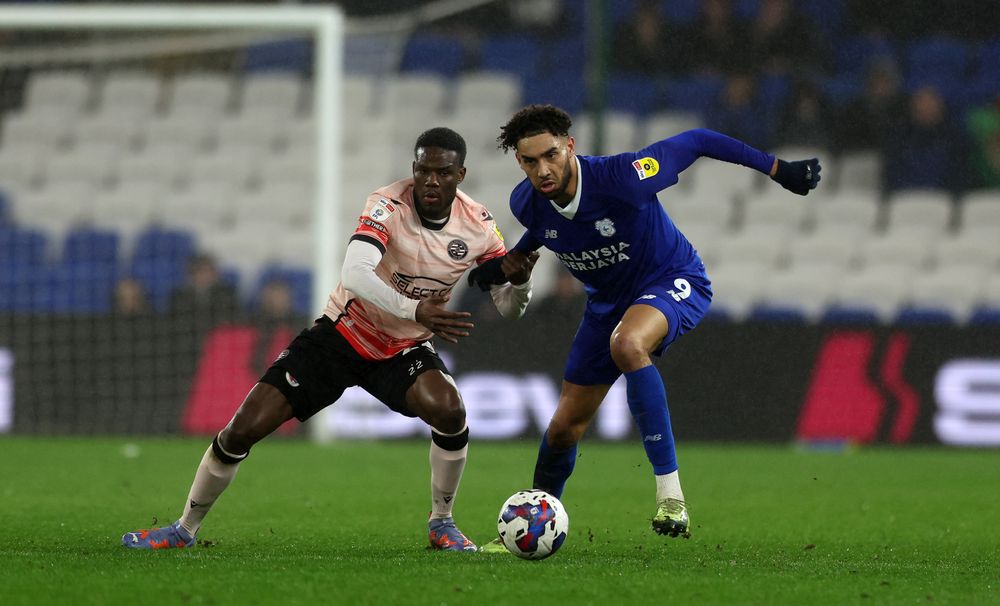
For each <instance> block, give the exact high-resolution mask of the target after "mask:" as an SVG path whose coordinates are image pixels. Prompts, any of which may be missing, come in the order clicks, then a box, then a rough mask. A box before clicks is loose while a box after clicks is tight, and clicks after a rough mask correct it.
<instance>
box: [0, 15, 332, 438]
mask: <svg viewBox="0 0 1000 606" xmlns="http://www.w3.org/2000/svg"><path fill="white" fill-rule="evenodd" d="M343 38H344V18H343V15H342V13H341V12H340V11H339V10H338V9H336V8H334V7H298V6H296V7H289V6H272V7H260V6H218V5H215V6H212V5H184V6H180V5H178V6H166V5H164V6H153V5H149V6H102V5H55V6H53V5H46V6H20V7H10V6H4V7H0V431H16V432H20V433H70V432H72V433H176V432H203V431H211V429H209V428H210V427H211V426H212V425H219V419H222V418H223V417H226V416H229V415H231V414H232V411H233V410H234V409H235V407H236V406H238V404H239V401H240V400H241V399H242V395H243V393H245V392H246V390H247V388H248V387H249V386H250V385H252V384H253V381H254V380H255V379H256V377H257V376H259V374H260V372H261V370H262V367H266V365H267V363H268V361H269V360H270V359H272V358H273V355H274V354H275V351H274V350H275V348H276V347H277V348H279V349H280V347H283V346H284V345H285V344H286V343H287V341H288V340H289V339H290V337H291V335H293V334H294V333H295V332H296V331H297V330H299V329H301V328H302V327H303V326H305V325H307V323H308V318H311V317H313V316H314V314H316V313H317V311H316V310H317V309H321V304H322V301H323V300H324V297H325V293H326V292H328V291H329V290H330V289H331V287H332V286H333V285H334V284H335V283H336V280H337V274H338V269H339V266H340V259H341V258H342V254H343V252H342V251H343V244H344V242H345V240H346V235H347V233H349V232H347V231H346V229H345V228H344V227H343V226H342V225H341V223H342V221H343V218H342V216H341V214H342V213H341V210H340V203H339V201H340V196H341V194H342V187H341V181H342V177H341V174H340V171H339V170H338V169H339V167H340V166H341V162H340V153H341V151H340V149H341V148H340V144H339V141H340V139H341V137H340V129H341V111H340V102H341V88H342V75H341V74H342V63H343V62H342V52H343V48H344V44H343ZM279 344H280V345H279ZM240 383H242V385H240ZM234 389H237V390H238V391H237V392H234ZM234 393H238V395H235V396H234V395H233V394H234ZM223 422H224V421H223Z"/></svg>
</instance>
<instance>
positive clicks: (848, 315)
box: [821, 305, 881, 325]
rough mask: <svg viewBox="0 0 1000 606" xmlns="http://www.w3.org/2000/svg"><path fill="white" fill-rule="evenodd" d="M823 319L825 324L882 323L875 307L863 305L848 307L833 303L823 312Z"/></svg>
mask: <svg viewBox="0 0 1000 606" xmlns="http://www.w3.org/2000/svg"><path fill="white" fill-rule="evenodd" d="M821 321H822V322H823V323H824V324H864V325H874V324H880V323H881V321H880V320H879V317H878V313H877V312H876V311H875V310H874V309H867V308H863V307H846V306H842V305H833V306H831V307H829V308H828V309H827V310H826V311H825V312H823V317H822V318H821Z"/></svg>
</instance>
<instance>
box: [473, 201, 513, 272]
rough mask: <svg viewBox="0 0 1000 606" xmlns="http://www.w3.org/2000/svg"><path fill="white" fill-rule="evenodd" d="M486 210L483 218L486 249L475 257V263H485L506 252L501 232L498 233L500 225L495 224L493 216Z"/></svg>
mask: <svg viewBox="0 0 1000 606" xmlns="http://www.w3.org/2000/svg"><path fill="white" fill-rule="evenodd" d="M486 212H487V218H486V219H485V220H484V222H485V224H486V229H487V233H486V247H485V248H486V250H485V252H483V254H481V255H479V256H478V257H476V263H477V264H479V263H485V262H486V261H489V260H490V259H495V258H497V257H502V256H504V255H506V254H507V247H506V246H504V241H503V234H502V233H500V227H499V226H498V225H497V222H496V219H494V218H493V215H492V214H489V211H486Z"/></svg>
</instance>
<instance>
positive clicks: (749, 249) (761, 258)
mask: <svg viewBox="0 0 1000 606" xmlns="http://www.w3.org/2000/svg"><path fill="white" fill-rule="evenodd" d="M717 246H718V249H717V251H716V252H717V254H718V259H719V261H720V262H721V263H722V264H723V266H725V265H727V264H730V263H741V262H748V263H758V264H760V265H762V266H764V267H768V268H775V267H777V266H778V265H779V263H780V262H781V261H783V260H784V259H785V251H786V249H787V247H788V234H786V233H785V232H784V230H783V229H781V228H779V227H766V226H765V227H751V228H749V229H743V230H741V231H739V232H736V234H735V235H733V236H730V237H728V238H724V239H722V240H720V241H719V242H718V244H717Z"/></svg>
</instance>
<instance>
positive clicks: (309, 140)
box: [277, 116, 316, 150]
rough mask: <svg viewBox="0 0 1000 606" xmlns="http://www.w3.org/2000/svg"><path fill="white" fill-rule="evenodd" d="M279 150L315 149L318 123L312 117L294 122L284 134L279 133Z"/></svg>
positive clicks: (286, 128) (300, 118) (304, 117)
mask: <svg viewBox="0 0 1000 606" xmlns="http://www.w3.org/2000/svg"><path fill="white" fill-rule="evenodd" d="M277 144H278V149H284V150H291V149H315V148H316V121H315V120H313V118H312V116H301V117H298V118H296V119H294V120H292V121H291V122H290V123H289V124H288V126H287V127H285V129H284V131H283V132H280V133H278V142H277Z"/></svg>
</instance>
